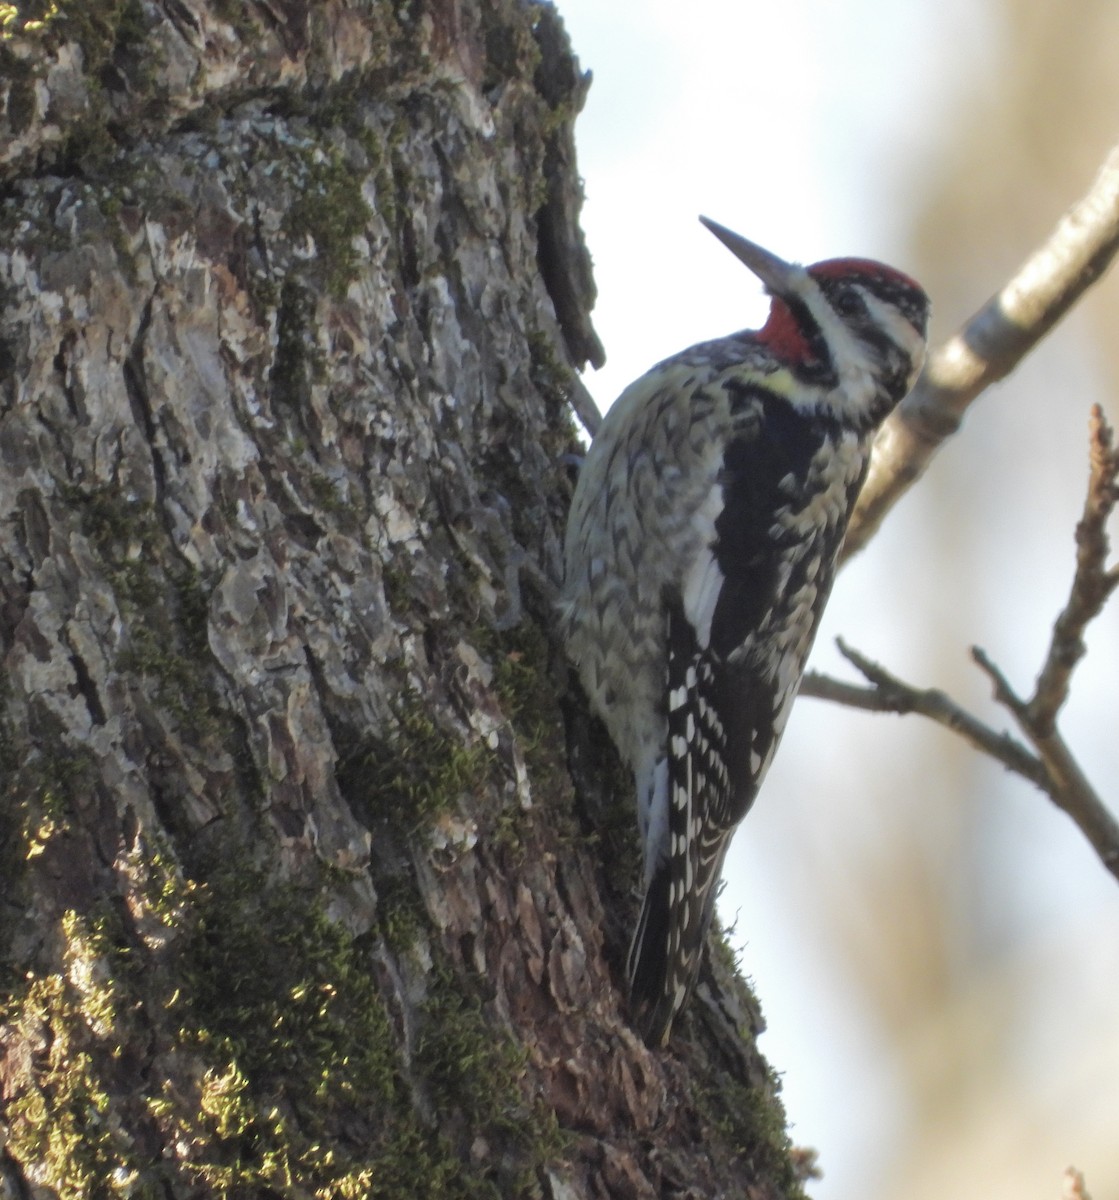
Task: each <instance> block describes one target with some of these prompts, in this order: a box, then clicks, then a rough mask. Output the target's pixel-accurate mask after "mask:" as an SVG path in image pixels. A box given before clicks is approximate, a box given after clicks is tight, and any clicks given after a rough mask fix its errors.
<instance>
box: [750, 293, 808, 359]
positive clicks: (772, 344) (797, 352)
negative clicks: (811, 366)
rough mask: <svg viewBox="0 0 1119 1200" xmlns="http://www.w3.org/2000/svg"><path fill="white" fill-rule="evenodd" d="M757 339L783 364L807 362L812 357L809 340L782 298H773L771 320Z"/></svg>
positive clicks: (758, 334) (760, 331)
mask: <svg viewBox="0 0 1119 1200" xmlns="http://www.w3.org/2000/svg"><path fill="white" fill-rule="evenodd" d="M757 338H758V341H759V342H762V343H764V344H765V345H766V346H768V347H769V348H770V349H771V350H772V351H773V353H774V354H775V355H776V356H777V357H778V358H780V359H781V360H782V361H783V362H788V363H796V362H805V361H806V360H807V359H809V358H811V357H812V347H811V346H810V345H809V343H808V339H807V338H806V337H805V336H804V334H803V333H802V332H801V329H800V326H799V325H798V324H797V322H796V318H795V317H794V316H793V314H792V310H791V309H790V308H789V306H788V305H787V304H786V303H785V301H784V300H782V299H781V297H780V296H773V297H772V298H771V301H770V308H769V318H768V320H767V321H766V323H765V324H764V325H763V326H762V327H761V329H759V330H758V333H757Z"/></svg>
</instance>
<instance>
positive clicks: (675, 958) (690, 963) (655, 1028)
mask: <svg viewBox="0 0 1119 1200" xmlns="http://www.w3.org/2000/svg"><path fill="white" fill-rule="evenodd" d="M729 840H730V839H729V837H728V836H726V835H725V834H724V835H722V836H720V837H719V838H718V841H717V843H716V842H713V843H712V844H711V845H710V846H704V845H703V839H702V838H700V839H679V840H675V847H676V850H675V853H670V854H669V855H668V856H667V857H665V858H664V859H662V860H661V862H660V863H659V864H658V866H657V868H656V870H655V871H654V873H653V877H652V879H651V880H650V881H649V885H648V887H647V888H646V890H645V899H644V902H643V903H642V905H641V916H640V918H639V919H638V922H637V930H636V932H635V933H634V935H633V943H632V945H631V946H630V951H629V960H628V963H627V968H626V969H627V974H628V975H629V988H630V1016H631V1019H632V1021H633V1024H634V1026H635V1027H636V1028H637V1029H638V1030H639V1032H640V1033H641V1035H642V1037H643V1038H644V1039H645V1041H646V1042H647V1043H648V1044H649V1045H650V1046H663V1045H665V1043H666V1042H667V1041H668V1038H669V1035H670V1034H671V1033H672V1023H673V1021H674V1020H675V1019H676V1016H677V1014H678V1013H679V1012H680V1010H681V1009H682V1008H683V1007H684V1005H685V1004H687V1002H688V997H689V996H690V995H691V992H692V989H693V988H694V987H695V982H696V977H697V976H698V975H699V967H700V963H701V962H702V959H703V946H704V943H705V942H706V940H707V930H708V929H709V928H710V926H711V918H712V915H713V914H714V911H715V892H716V890H717V887H716V885H717V884H718V882H719V876H720V875H721V874H722V869H723V859H724V857H725V856H726V850H727V845H728V843H729ZM681 843H683V844H681ZM689 860H691V861H690V862H689Z"/></svg>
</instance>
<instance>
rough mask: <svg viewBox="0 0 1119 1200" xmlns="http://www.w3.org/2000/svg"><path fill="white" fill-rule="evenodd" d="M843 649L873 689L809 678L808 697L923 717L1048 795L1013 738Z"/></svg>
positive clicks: (1035, 763)
mask: <svg viewBox="0 0 1119 1200" xmlns="http://www.w3.org/2000/svg"><path fill="white" fill-rule="evenodd" d="M837 644H838V646H839V650H840V653H841V654H842V655H843V656H844V658H846V659H847V660H848V662H850V663H852V664H853V665H854V666H855V667H856V668H857V669H858V670H859V671H860V672H861V673H862V674H863V676H864V677H865V678H866V679H867V680H869V681H870V683H871V685H872V686H871V687H869V688H861V687H857V686H855V685H853V684H848V683H843V682H841V681H840V680H838V679H832V678H831V677H830V676H827V675H818V674H815V673H809V674H808V675H806V676H805V677H804V682H803V683H802V684H801V689H800V691H801V695H802V696H814V697H816V698H818V699H823V700H833V701H836V702H837V703H839V704H846V705H849V706H850V707H853V708H861V709H864V710H869V711H871V712H891V713H897V714H899V715H905V714H906V713H919V714H920V715H921V716H923V717H928V719H929V720H930V721H935V722H936V723H937V724H938V725H942V726H944V728H945V729H949V730H951V731H952V732H953V733H955V734H958V735H959V736H960V737H962V738H963V739H964V741H966V742H967V743H968V744H969V745H971V746H973V747H974V748H975V749H976V750H979V751H981V752H982V753H984V754H987V755H990V757H991V758H993V759H995V760H996V761H998V762H1000V763H1002V765H1003V766H1004V767H1006V768H1007V770H1010V771H1013V772H1014V773H1015V774H1016V775H1021V776H1022V777H1023V778H1024V779H1028V780H1029V781H1030V783H1032V784H1034V785H1035V786H1037V787H1039V788H1043V789H1044V787H1045V784H1046V774H1045V768H1044V767H1043V766H1042V764H1041V762H1040V761H1039V760H1038V759H1037V758H1035V757H1034V756H1033V755H1032V754H1031V753H1030V752H1029V750H1027V749H1026V747H1025V746H1023V745H1022V744H1021V743H1020V742H1017V741H1015V740H1014V738H1012V737H1011V736H1010V735H1009V734H1007V733H999V732H997V731H996V730H994V729H991V728H990V726H988V725H984V723H983V722H982V721H980V720H979V718H978V717H976V716H974V715H973V714H972V713H969V712H968V711H967V710H966V709H965V708H962V707H961V706H960V705H959V704H957V703H956V702H955V701H954V700H953V699H952V698H951V697H950V696H948V695H947V694H946V693H945V692H942V691H941V690H940V689H939V688H916V687H914V686H913V685H912V684H909V683H905V682H904V681H903V680H901V679H899V678H898V677H897V676H896V675H892V674H890V672H889V671H887V670H886V669H885V668H884V667H882V666H880V665H879V664H878V663H876V662H873V661H872V660H871V659H869V658H867V657H866V656H865V655H863V654H860V653H859V652H858V651H857V650H854V649H853V648H852V647H850V646H848V645H847V644H846V643H845V642H843V641H842V640H839V641H838V643H837Z"/></svg>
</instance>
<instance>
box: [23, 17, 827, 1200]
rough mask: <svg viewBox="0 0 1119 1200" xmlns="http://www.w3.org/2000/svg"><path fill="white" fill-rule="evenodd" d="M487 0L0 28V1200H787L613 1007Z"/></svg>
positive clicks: (526, 180)
mask: <svg viewBox="0 0 1119 1200" xmlns="http://www.w3.org/2000/svg"><path fill="white" fill-rule="evenodd" d="M586 82H587V81H586V80H585V79H584V78H583V77H582V76H581V75H580V73H579V70H578V65H577V63H576V61H575V60H574V58H573V57H572V55H571V52H570V50H569V48H568V45H567V40H566V37H565V34H564V32H563V29H562V25H561V24H560V22H559V20H558V18H557V16H556V14H555V12H554V11H553V10H552V8H551V7H550V6H549V5H545V4H535V3H530V2H528V0H395V2H390V0H364V2H361V0H323V2H318V3H309V2H308V0H271V2H270V0H258V2H250V3H245V4H239V3H230V2H229V0H20V3H18V4H15V5H12V4H0V92H2V97H3V111H2V114H0V119H2V129H0V172H2V184H0V186H2V193H0V197H2V209H0V226H2V229H3V237H2V239H0V280H2V287H3V308H2V316H0V384H2V392H0V653H2V655H3V677H2V688H0V705H2V725H0V771H2V779H3V792H2V800H0V1099H2V1103H3V1110H2V1123H0V1197H11V1198H14V1197H28V1196H34V1197H54V1196H58V1197H86V1196H90V1197H93V1196H108V1195H117V1194H120V1195H128V1196H160V1197H188V1196H189V1197H202V1196H209V1195H219V1194H220V1195H225V1196H268V1195H273V1196H274V1195H283V1196H292V1197H307V1196H322V1197H334V1196H338V1197H359V1196H381V1197H398V1196H403V1197H407V1196H417V1197H429V1196H432V1197H437V1196H447V1197H477V1196H487V1195H502V1196H541V1197H553V1198H554V1200H574V1198H578V1197H604V1196H619V1197H652V1196H671V1195H679V1196H685V1195H686V1196H692V1197H701V1196H704V1197H709V1196H749V1197H754V1198H757V1200H761V1198H766V1197H788V1196H794V1195H799V1194H800V1190H801V1189H800V1176H801V1175H802V1174H803V1170H802V1168H803V1166H804V1162H803V1159H802V1158H801V1156H798V1155H797V1153H796V1152H794V1151H791V1150H790V1147H789V1144H788V1139H787V1136H786V1133H785V1126H784V1117H783V1114H782V1111H781V1108H780V1105H779V1102H778V1100H777V1098H776V1096H775V1091H776V1089H775V1086H774V1083H773V1079H772V1077H771V1074H770V1072H769V1070H768V1068H767V1067H766V1065H765V1063H764V1062H763V1061H762V1059H761V1058H760V1057H759V1056H758V1054H757V1052H756V1050H755V1048H754V1044H753V1041H754V1036H755V1035H756V1033H757V1031H758V1029H759V1027H760V1022H759V1018H758V1016H757V1013H756V1009H755V1007H754V1005H753V1003H752V1001H751V999H750V997H749V995H748V993H747V992H746V990H745V988H744V986H743V985H742V984H741V982H740V981H739V980H737V979H736V977H735V975H734V972H733V970H732V969H731V968H730V967H729V965H728V962H727V961H726V960H727V956H726V955H725V954H720V953H716V954H715V955H714V956H713V960H712V965H711V968H710V969H709V970H708V972H707V973H706V975H705V978H704V981H703V985H702V987H701V989H700V995H699V996H698V998H697V1002H696V1004H695V1005H694V1009H693V1012H692V1015H691V1017H690V1018H689V1020H687V1021H685V1022H684V1023H683V1026H682V1029H681V1032H680V1034H679V1035H678V1036H677V1037H676V1039H675V1040H674V1042H673V1045H672V1047H671V1048H670V1050H669V1051H667V1052H665V1053H652V1052H650V1051H649V1050H647V1049H646V1048H645V1047H644V1046H643V1045H642V1044H641V1043H640V1042H639V1041H638V1040H637V1039H636V1038H635V1037H634V1035H633V1034H632V1032H631V1031H630V1029H629V1027H628V1025H627V1023H626V1019H625V1011H624V1002H623V997H622V994H621V991H620V989H619V986H618V985H619V978H620V967H621V963H622V961H623V959H624V951H625V943H626V939H627V937H628V933H629V928H630V926H631V922H632V920H633V917H634V913H635V908H636V901H635V896H634V890H633V885H634V883H635V880H636V848H635V846H634V844H633V843H634V835H633V833H632V832H631V826H632V818H631V813H630V803H631V801H630V795H629V792H630V785H629V781H628V780H627V779H626V778H625V777H624V775H623V774H622V773H621V771H620V770H619V769H618V766H617V763H616V760H615V759H614V757H613V754H612V752H611V750H610V748H609V746H608V744H607V743H606V741H605V738H604V735H603V733H602V731H601V729H600V728H598V727H597V726H595V725H594V724H592V723H591V722H590V721H589V720H588V718H587V717H586V715H585V711H584V707H583V701H582V698H581V697H580V696H579V695H578V693H577V692H576V691H575V690H574V689H573V687H572V684H571V682H570V679H569V675H568V672H567V669H566V667H565V665H564V663H563V658H562V654H561V652H560V649H559V648H558V646H557V645H556V643H555V639H554V633H553V599H554V595H555V589H556V585H557V581H558V572H559V543H560V536H561V530H562V524H563V520H564V515H565V511H566V506H567V503H568V501H569V497H570V481H569V480H568V478H567V476H566V474H565V466H564V455H565V452H566V451H568V450H569V449H571V448H572V445H573V427H572V423H571V420H570V416H569V411H568V407H567V399H568V396H569V393H570V389H571V386H572V368H573V367H579V366H582V365H583V364H584V363H585V362H586V361H587V360H591V361H594V360H596V359H597V358H598V357H599V356H600V354H601V349H600V347H599V346H598V343H597V340H596V338H595V336H594V332H593V329H592V327H591V324H590V320H589V316H588V313H589V309H590V305H591V302H592V299H593V287H592V284H591V281H590V269H589V262H588V259H587V256H586V253H585V250H584V248H583V243H582V239H581V235H580V233H579V230H578V225H577V218H578V211H579V204H580V192H579V181H578V177H577V173H576V168H575V160H574V150H573V141H572V124H573V121H574V118H575V115H576V112H577V111H578V109H579V107H580V104H581V101H582V98H583V95H584V92H585V88H586Z"/></svg>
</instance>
